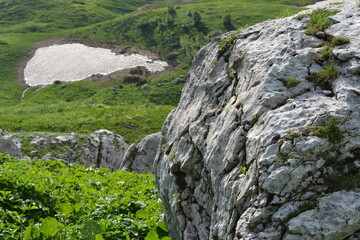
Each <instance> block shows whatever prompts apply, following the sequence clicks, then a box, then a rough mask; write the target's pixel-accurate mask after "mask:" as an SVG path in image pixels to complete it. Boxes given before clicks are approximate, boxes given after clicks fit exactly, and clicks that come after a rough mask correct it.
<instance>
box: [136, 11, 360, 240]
mask: <svg viewBox="0 0 360 240" xmlns="http://www.w3.org/2000/svg"><path fill="white" fill-rule="evenodd" d="M332 7H334V8H339V9H341V10H342V11H341V12H340V13H338V14H336V15H335V16H332V19H335V20H336V21H334V22H335V24H334V25H332V26H331V27H330V28H328V29H326V30H324V33H325V36H342V37H348V38H350V40H351V42H350V43H348V44H345V45H342V46H339V47H336V48H334V49H333V52H332V54H331V56H330V60H331V61H333V62H336V68H337V69H338V70H339V75H338V77H337V78H336V79H334V80H333V81H331V82H330V83H329V88H324V89H322V88H321V87H320V86H317V85H316V84H315V83H314V82H313V81H310V80H309V79H310V78H309V76H310V75H311V74H312V73H315V72H317V71H320V70H321V69H322V68H323V66H322V65H324V63H321V62H318V61H315V59H316V58H317V56H318V55H319V53H320V52H321V51H322V50H323V47H322V46H321V42H322V41H323V40H322V39H319V38H317V37H315V36H309V35H306V34H305V33H304V31H305V28H306V23H307V22H308V20H309V19H308V18H305V19H302V20H297V19H296V18H295V17H288V18H284V19H277V20H273V21H266V22H263V23H260V24H257V25H255V26H252V27H250V28H247V29H245V30H243V31H242V32H241V33H235V32H232V33H228V34H225V35H223V36H221V37H218V38H216V39H214V40H213V42H211V43H210V44H208V45H207V46H205V47H204V48H202V49H201V50H200V51H199V53H198V54H197V55H196V57H195V59H194V61H193V65H192V68H191V70H190V74H189V79H188V80H187V83H186V85H185V87H184V90H183V92H182V97H181V101H180V104H179V106H178V107H177V108H176V109H175V110H174V111H173V112H172V113H171V114H170V115H169V117H168V119H167V120H166V122H165V124H164V126H163V129H162V136H163V137H162V138H161V144H160V145H161V147H160V148H158V149H159V152H158V153H157V158H156V159H155V164H154V171H155V175H156V178H157V184H158V187H159V194H160V197H161V198H162V200H163V202H164V207H165V218H166V221H167V223H168V225H169V230H170V234H171V236H172V238H173V239H174V240H178V239H187V240H188V239H190V240H192V239H194V240H195V239H201V240H205V239H214V240H215V239H221V240H233V239H235V240H236V239H287V240H290V239H344V238H346V237H348V238H349V239H358V238H357V236H358V234H357V233H356V232H358V231H359V230H360V224H359V220H360V215H359V209H360V208H359V202H360V195H359V194H360V193H359V191H360V190H359V188H356V187H347V188H346V190H343V189H337V188H336V187H334V186H332V185H334V183H332V184H330V182H329V176H331V174H333V173H334V171H335V170H336V171H340V174H342V176H350V175H351V174H354V171H355V172H356V171H359V167H358V166H359V161H360V156H359V153H360V75H359V73H360V70H359V69H360V68H359V63H360V47H359V46H360V8H355V7H348V5H334V6H332ZM231 34H235V38H236V40H235V41H234V43H233V44H232V45H231V46H230V47H229V49H228V50H227V51H226V52H225V53H224V54H223V55H222V56H221V57H220V58H218V50H219V43H220V42H221V41H222V40H224V39H225V38H227V37H229V36H230V35H231ZM330 60H329V61H330ZM291 78H295V79H296V80H297V81H299V84H298V85H296V86H292V87H289V86H286V81H287V80H288V79H291ZM284 82H285V83H284ZM330 120H335V121H336V124H337V125H336V127H338V129H339V130H340V131H341V133H342V136H341V138H340V139H336V140H334V139H331V138H330V137H327V136H318V135H317V134H316V130H317V129H319V126H323V125H324V124H326V123H327V122H328V121H330ZM334 160H335V161H341V162H343V167H342V168H341V169H340V170H339V169H336V168H335V165H334V163H331V161H334ZM142 161H145V160H142ZM331 164H333V165H331ZM355 185H356V184H355ZM340 186H341V185H340ZM357 187H358V186H357ZM356 234H357V235H356Z"/></svg>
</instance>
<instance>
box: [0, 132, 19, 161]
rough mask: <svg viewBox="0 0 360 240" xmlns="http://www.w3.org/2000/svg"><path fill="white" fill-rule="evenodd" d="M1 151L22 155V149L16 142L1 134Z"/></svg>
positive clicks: (12, 154)
mask: <svg viewBox="0 0 360 240" xmlns="http://www.w3.org/2000/svg"><path fill="white" fill-rule="evenodd" d="M0 152H1V153H5V154H10V155H11V156H13V157H21V151H20V149H19V147H18V146H17V145H16V144H15V142H14V141H12V140H11V139H8V138H5V137H2V136H0Z"/></svg>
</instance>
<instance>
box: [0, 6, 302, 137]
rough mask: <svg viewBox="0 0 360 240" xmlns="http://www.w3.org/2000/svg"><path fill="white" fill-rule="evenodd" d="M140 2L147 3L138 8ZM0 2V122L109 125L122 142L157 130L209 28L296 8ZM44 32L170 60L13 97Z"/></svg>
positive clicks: (53, 128)
mask: <svg viewBox="0 0 360 240" xmlns="http://www.w3.org/2000/svg"><path fill="white" fill-rule="evenodd" d="M290 3H295V4H296V1H291V2H290ZM145 4H147V5H146V6H149V7H148V8H150V9H149V10H139V9H140V7H141V6H143V5H145ZM169 6H170V7H169ZM0 9H1V11H0V129H6V130H10V131H14V132H16V131H22V132H31V131H46V132H79V133H89V132H92V131H94V130H97V129H109V130H111V131H114V132H116V133H118V134H120V135H122V136H123V137H124V138H125V140H126V141H127V142H128V143H133V142H137V141H139V140H140V139H141V138H142V137H143V136H145V135H147V134H150V133H153V132H157V131H159V130H160V128H161V125H162V123H163V121H164V120H165V118H166V116H167V114H168V113H169V112H170V111H171V110H172V109H173V108H175V107H176V105H177V102H178V101H179V97H180V93H181V89H182V87H183V85H184V83H181V84H173V83H172V82H173V81H174V80H175V79H176V78H181V79H182V80H184V79H186V74H187V71H188V69H189V67H190V64H191V61H192V58H193V56H194V55H195V53H196V52H197V51H198V50H199V48H200V47H202V46H203V45H205V44H206V43H208V42H210V41H211V39H212V38H213V37H214V36H217V35H219V34H221V33H224V32H227V31H229V30H236V29H241V28H243V27H246V26H248V25H252V24H255V23H257V22H261V21H263V20H267V19H271V18H276V17H282V16H285V15H289V14H292V13H295V12H297V11H299V10H301V8H298V7H295V6H290V5H285V4H284V2H283V1H280V0H276V1H270V0H256V1H249V0H238V1H230V0H224V1H218V0H198V1H193V2H190V3H187V4H176V5H170V4H169V1H151V0H138V1H125V0H106V1H100V0H82V1H77V0H73V1H71V0H66V1H59V0H55V1H51V2H50V1H44V0H27V1H22V0H21V1H20V0H16V1H9V0H0ZM143 9H147V8H143ZM224 16H227V22H226V21H225V20H224ZM47 39H64V40H67V41H72V40H74V41H86V42H94V43H104V44H112V45H121V46H131V47H133V48H136V49H140V50H149V51H153V52H155V53H157V54H158V55H159V56H161V58H162V59H165V60H168V61H171V62H172V63H173V64H175V65H176V66H177V67H174V68H173V70H172V71H171V72H167V73H164V74H162V75H158V76H156V77H142V78H143V79H142V81H143V82H146V83H145V84H146V85H145V87H144V85H142V86H140V85H139V84H136V83H125V82H124V79H123V77H118V78H115V79H111V80H110V79H109V80H104V81H102V82H99V81H80V82H74V83H61V84H53V85H49V86H46V87H44V88H42V89H40V90H38V88H37V87H34V88H31V89H29V90H28V91H27V92H26V94H25V99H24V100H23V101H20V98H21V94H22V91H23V90H24V87H23V86H22V85H21V84H20V83H19V81H18V80H19V73H20V72H21V70H22V69H21V66H24V61H25V60H26V59H27V58H29V57H30V55H31V53H32V52H33V51H34V47H35V46H36V44H37V43H38V42H40V41H45V40H47Z"/></svg>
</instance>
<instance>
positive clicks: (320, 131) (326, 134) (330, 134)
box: [314, 119, 342, 142]
mask: <svg viewBox="0 0 360 240" xmlns="http://www.w3.org/2000/svg"><path fill="white" fill-rule="evenodd" d="M338 124H339V123H338V121H336V120H334V119H332V120H329V121H328V122H326V123H325V125H323V126H320V127H318V128H317V129H316V130H315V131H314V134H315V135H316V136H318V137H322V138H328V139H329V140H330V141H332V142H336V141H339V140H340V139H341V138H342V132H341V130H340V128H339V127H338Z"/></svg>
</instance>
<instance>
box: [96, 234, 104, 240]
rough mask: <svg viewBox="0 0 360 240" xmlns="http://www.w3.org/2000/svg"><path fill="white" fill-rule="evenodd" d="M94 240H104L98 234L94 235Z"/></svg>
mask: <svg viewBox="0 0 360 240" xmlns="http://www.w3.org/2000/svg"><path fill="white" fill-rule="evenodd" d="M95 240H104V238H103V237H102V236H101V235H100V234H98V235H96V238H95Z"/></svg>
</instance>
